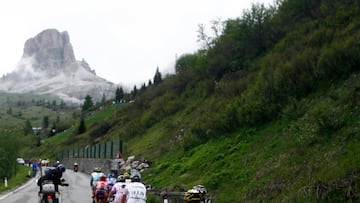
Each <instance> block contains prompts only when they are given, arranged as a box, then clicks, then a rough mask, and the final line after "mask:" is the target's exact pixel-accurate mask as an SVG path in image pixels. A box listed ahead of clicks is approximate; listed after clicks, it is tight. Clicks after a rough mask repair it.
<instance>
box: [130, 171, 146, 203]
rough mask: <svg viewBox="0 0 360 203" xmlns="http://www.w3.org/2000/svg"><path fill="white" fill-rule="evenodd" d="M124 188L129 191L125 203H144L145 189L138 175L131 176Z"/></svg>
mask: <svg viewBox="0 0 360 203" xmlns="http://www.w3.org/2000/svg"><path fill="white" fill-rule="evenodd" d="M126 188H127V189H128V191H129V199H128V201H127V203H146V187H145V185H144V184H143V183H142V182H141V177H140V174H131V182H130V183H128V184H127V185H126Z"/></svg>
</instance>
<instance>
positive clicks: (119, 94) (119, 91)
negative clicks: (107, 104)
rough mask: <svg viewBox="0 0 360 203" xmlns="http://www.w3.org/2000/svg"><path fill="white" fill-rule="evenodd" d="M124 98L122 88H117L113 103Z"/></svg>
mask: <svg viewBox="0 0 360 203" xmlns="http://www.w3.org/2000/svg"><path fill="white" fill-rule="evenodd" d="M123 98H124V90H123V88H122V87H117V88H116V91H115V101H120V100H121V99H123Z"/></svg>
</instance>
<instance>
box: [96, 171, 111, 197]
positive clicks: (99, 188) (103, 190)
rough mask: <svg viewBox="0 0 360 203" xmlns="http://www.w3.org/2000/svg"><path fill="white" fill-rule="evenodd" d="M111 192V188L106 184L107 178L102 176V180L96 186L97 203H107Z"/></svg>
mask: <svg viewBox="0 0 360 203" xmlns="http://www.w3.org/2000/svg"><path fill="white" fill-rule="evenodd" d="M109 191H110V188H109V186H108V184H107V182H106V176H105V175H101V176H100V180H99V181H98V182H97V183H96V184H95V186H94V193H93V196H94V197H95V202H96V203H98V202H99V199H102V202H103V203H107V199H108V194H109Z"/></svg>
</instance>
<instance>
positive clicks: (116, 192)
mask: <svg viewBox="0 0 360 203" xmlns="http://www.w3.org/2000/svg"><path fill="white" fill-rule="evenodd" d="M125 181H126V178H125V176H124V175H119V176H118V178H117V179H116V183H115V185H114V186H113V188H112V189H111V191H110V194H109V196H110V197H113V196H115V198H114V201H113V203H125V202H127V200H128V197H129V190H128V189H127V188H126V182H125Z"/></svg>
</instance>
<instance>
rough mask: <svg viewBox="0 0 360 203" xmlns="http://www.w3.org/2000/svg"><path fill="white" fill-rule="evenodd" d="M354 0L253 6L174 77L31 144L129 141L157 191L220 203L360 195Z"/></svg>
mask: <svg viewBox="0 0 360 203" xmlns="http://www.w3.org/2000/svg"><path fill="white" fill-rule="evenodd" d="M359 8H360V6H359V3H358V2H357V1H345V0H332V1H307V0H305V1H297V0H287V1H282V3H281V4H279V5H276V6H273V7H269V8H266V7H264V6H263V5H253V7H252V8H251V9H249V10H248V11H247V12H245V13H244V15H243V16H242V17H241V18H238V19H234V20H228V21H226V22H225V27H224V32H223V34H222V35H221V36H219V37H218V38H213V39H212V40H211V43H210V44H209V47H207V48H206V49H205V50H199V51H198V52H196V53H193V54H187V55H183V56H181V57H180V58H179V59H178V60H177V63H176V67H175V69H176V74H175V75H170V76H167V77H165V78H163V79H162V80H161V81H157V82H156V83H154V84H149V85H148V86H145V85H144V86H143V87H142V88H141V89H139V90H137V89H135V90H136V91H135V90H133V91H132V92H131V93H130V94H127V95H125V97H127V98H131V99H133V101H134V102H132V103H125V104H120V105H117V106H112V105H105V106H102V107H101V108H100V107H98V108H97V107H94V108H93V110H91V111H87V112H83V113H82V116H83V118H85V126H86V131H85V132H84V133H77V129H78V126H79V123H73V125H72V127H71V128H69V129H67V130H66V131H64V132H62V133H59V134H58V135H56V136H54V137H51V138H49V139H47V140H46V141H45V143H43V144H42V145H41V146H40V147H39V148H35V149H34V148H32V149H31V150H29V151H37V152H41V153H40V155H41V154H46V155H47V156H55V154H56V153H57V152H59V151H61V150H66V149H71V148H74V147H78V146H85V145H87V144H92V143H98V142H103V141H107V140H112V139H113V140H115V139H119V138H120V139H122V140H123V141H124V155H125V156H128V155H136V156H137V157H141V158H144V159H147V160H150V161H151V162H152V165H151V167H150V169H148V170H146V171H145V173H144V175H143V178H144V181H145V182H146V183H148V184H151V185H153V186H155V187H156V188H169V189H171V190H181V189H188V188H190V187H192V186H193V185H195V184H202V185H204V186H206V187H207V188H208V190H209V192H210V193H211V194H212V195H214V196H215V198H216V201H217V202H282V201H285V202H354V201H359V195H360V179H359V175H360V156H359V154H360V146H359V145H360V140H359V139H360V109H359V106H360V105H359V104H360V29H359V28H360V15H359V13H360V12H359V10H360V9H359ZM49 149H52V150H51V151H50V150H49Z"/></svg>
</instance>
